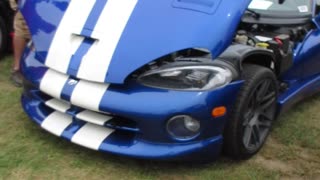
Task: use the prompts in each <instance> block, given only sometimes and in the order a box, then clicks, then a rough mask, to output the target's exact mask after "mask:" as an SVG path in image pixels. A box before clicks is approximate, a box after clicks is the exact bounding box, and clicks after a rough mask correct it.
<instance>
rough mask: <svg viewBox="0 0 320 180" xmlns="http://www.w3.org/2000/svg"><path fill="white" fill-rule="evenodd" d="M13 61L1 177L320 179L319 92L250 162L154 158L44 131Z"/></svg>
mask: <svg viewBox="0 0 320 180" xmlns="http://www.w3.org/2000/svg"><path fill="white" fill-rule="evenodd" d="M11 62H12V57H6V58H4V59H3V60H1V61H0V149H1V150H0V179H79V178H80V179H102V178H104V179H166V180H167V179H320V111H319V107H320V96H315V97H313V98H310V99H308V100H307V101H304V102H301V103H299V105H297V106H295V107H294V108H292V109H291V110H290V111H289V112H287V113H286V114H284V115H283V116H281V117H280V118H279V119H278V122H277V123H276V124H275V127H274V130H273V132H272V134H271V136H270V137H269V140H268V142H267V144H266V146H265V147H264V148H263V149H262V151H261V152H260V153H259V154H258V155H257V156H255V157H254V158H252V159H250V160H248V161H243V162H235V161H231V160H229V159H227V158H220V159H218V160H217V161H216V162H212V163H208V164H195V163H164V162H151V161H142V160H135V159H129V158H123V157H118V156H113V155H110V154H103V153H99V152H95V151H92V150H88V149H85V148H81V147H79V146H77V145H74V144H71V143H69V142H67V141H65V140H62V139H59V138H57V137H55V136H53V135H51V134H49V133H47V132H45V131H43V130H41V129H40V128H39V127H38V126H37V125H35V124H34V123H33V122H31V121H30V120H29V119H28V117H27V116H26V115H25V114H24V113H23V111H22V109H21V107H20V102H19V99H20V93H21V89H19V88H16V87H14V86H13V85H12V84H11V83H10V81H9V75H10V66H11Z"/></svg>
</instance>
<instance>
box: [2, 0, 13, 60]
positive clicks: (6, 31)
mask: <svg viewBox="0 0 320 180" xmlns="http://www.w3.org/2000/svg"><path fill="white" fill-rule="evenodd" d="M13 14H14V12H13V11H12V9H11V8H10V5H9V1H8V0H2V1H0V56H2V55H3V54H4V53H5V52H6V51H7V50H8V48H9V47H10V44H11V36H10V33H12V32H13V29H12V27H13V26H12V24H13Z"/></svg>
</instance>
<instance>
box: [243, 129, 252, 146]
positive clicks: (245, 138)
mask: <svg viewBox="0 0 320 180" xmlns="http://www.w3.org/2000/svg"><path fill="white" fill-rule="evenodd" d="M251 138H252V126H250V125H248V126H246V128H245V129H244V135H243V144H244V146H245V147H249V146H250V142H251Z"/></svg>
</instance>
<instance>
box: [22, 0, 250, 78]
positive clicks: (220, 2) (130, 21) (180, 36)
mask: <svg viewBox="0 0 320 180" xmlns="http://www.w3.org/2000/svg"><path fill="white" fill-rule="evenodd" d="M250 1H251V0H237V1H235V0H153V1H151V0H86V1H80V0H73V1H70V0H28V1H27V0H22V1H21V2H20V9H21V11H22V13H23V15H24V17H25V19H26V21H27V24H28V26H29V29H30V31H31V34H32V40H33V43H34V46H35V50H36V54H37V58H38V59H39V61H41V62H43V63H44V64H45V65H46V66H48V67H50V68H52V69H54V70H56V71H59V72H62V73H67V74H69V75H71V76H73V77H77V78H80V79H86V80H90V81H95V82H105V83H123V82H124V81H125V79H126V77H128V75H130V74H131V73H132V72H134V71H135V70H137V69H138V68H140V67H142V66H143V65H145V64H147V63H149V62H151V61H153V60H156V59H157V58H159V57H162V56H164V55H167V54H169V53H172V52H175V51H178V50H182V49H187V48H194V47H197V48H206V49H208V50H210V51H211V52H212V56H213V57H214V58H215V57H217V56H218V55H219V54H220V53H221V52H223V51H224V50H225V49H226V47H228V45H229V44H230V43H231V42H232V39H233V36H234V32H235V30H236V28H237V26H238V23H239V22H240V19H241V16H242V14H243V13H244V11H245V9H246V8H247V6H248V4H249V3H250Z"/></svg>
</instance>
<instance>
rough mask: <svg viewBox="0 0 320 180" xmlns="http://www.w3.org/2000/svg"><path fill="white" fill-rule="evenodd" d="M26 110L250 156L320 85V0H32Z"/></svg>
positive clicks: (200, 153)
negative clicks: (319, 0) (319, 1)
mask: <svg viewBox="0 0 320 180" xmlns="http://www.w3.org/2000/svg"><path fill="white" fill-rule="evenodd" d="M19 6H20V9H21V11H22V13H23V15H24V16H25V19H26V21H27V24H28V26H29V29H30V31H31V33H32V41H31V42H30V43H29V44H28V46H27V47H26V49H25V53H24V55H23V58H22V60H23V61H22V64H21V71H22V73H23V75H24V92H23V95H22V98H21V101H22V106H23V108H24V111H25V112H26V114H27V115H28V116H29V117H30V119H31V120H33V121H34V122H35V123H36V124H38V125H39V126H40V127H41V128H43V129H45V130H46V131H48V132H50V133H52V134H54V135H56V136H59V137H61V138H63V139H66V140H67V141H70V142H72V143H75V144H78V145H80V146H84V147H87V148H90V149H93V150H98V151H102V152H107V153H112V154H117V155H121V156H128V157H134V158H141V159H154V160H209V159H214V158H216V157H217V156H218V155H219V154H221V152H224V153H225V154H226V155H228V156H229V157H231V158H234V159H248V158H250V157H252V156H253V155H255V154H256V153H257V152H258V151H259V150H260V149H261V147H262V146H263V144H264V143H265V142H266V139H267V137H268V135H269V134H270V131H271V129H272V125H273V123H274V121H275V119H276V118H277V117H278V116H279V115H280V114H281V113H282V112H285V110H287V109H288V108H290V107H291V106H292V105H293V104H295V103H296V102H298V101H299V100H301V99H303V98H305V97H308V96H310V95H312V94H315V93H317V92H319V89H320V15H319V14H318V13H319V12H318V10H319V5H318V4H317V2H316V1H315V0H286V1H284V0H236V1H235V0H153V1H149V0H85V1H80V0H28V1H27V0H22V1H20V5H19Z"/></svg>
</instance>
